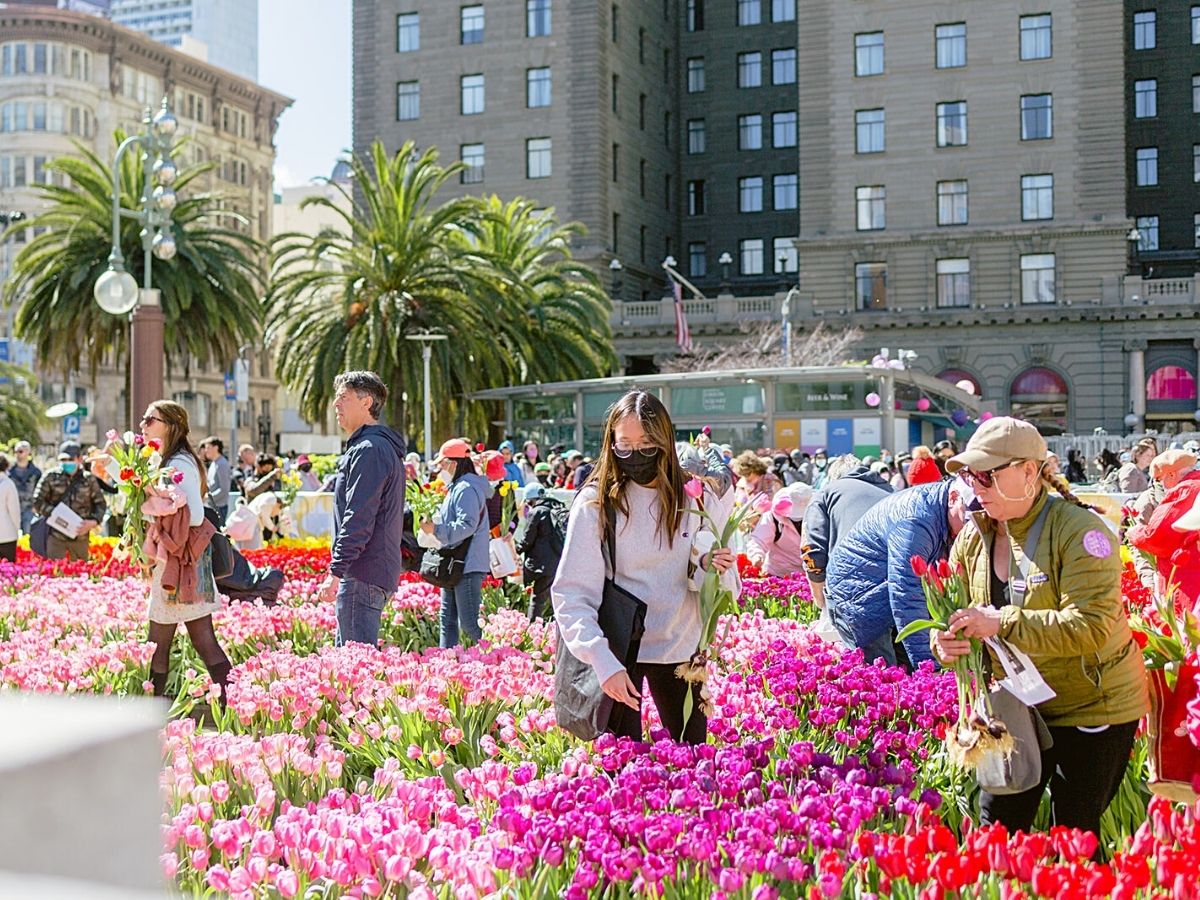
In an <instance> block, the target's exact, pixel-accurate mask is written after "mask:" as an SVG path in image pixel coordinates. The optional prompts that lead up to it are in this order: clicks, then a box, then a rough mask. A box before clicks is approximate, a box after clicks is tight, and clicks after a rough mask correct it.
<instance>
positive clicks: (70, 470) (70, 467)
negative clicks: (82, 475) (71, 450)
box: [62, 462, 79, 475]
mask: <svg viewBox="0 0 1200 900" xmlns="http://www.w3.org/2000/svg"><path fill="white" fill-rule="evenodd" d="M78 468H79V463H73V462H65V463H63V464H62V470H63V473H64V474H67V475H74V474H75V470H76V469H78Z"/></svg>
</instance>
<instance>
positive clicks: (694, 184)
mask: <svg viewBox="0 0 1200 900" xmlns="http://www.w3.org/2000/svg"><path fill="white" fill-rule="evenodd" d="M687 198H688V215H689V216H702V215H704V208H705V200H706V197H705V190H704V180H703V179H700V180H698V181H689V182H688V186H687Z"/></svg>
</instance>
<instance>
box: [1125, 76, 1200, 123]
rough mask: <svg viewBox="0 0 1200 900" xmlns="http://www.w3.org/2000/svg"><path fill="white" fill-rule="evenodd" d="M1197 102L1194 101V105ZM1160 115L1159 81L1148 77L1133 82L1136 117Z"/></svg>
mask: <svg viewBox="0 0 1200 900" xmlns="http://www.w3.org/2000/svg"><path fill="white" fill-rule="evenodd" d="M1194 106H1195V103H1194V101H1193V107H1194ZM1157 115H1158V81H1157V80H1156V79H1154V78H1148V79H1146V80H1145V81H1135V82H1134V83H1133V116H1134V118H1135V119H1152V118H1154V117H1155V116H1157Z"/></svg>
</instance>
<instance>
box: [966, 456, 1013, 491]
mask: <svg viewBox="0 0 1200 900" xmlns="http://www.w3.org/2000/svg"><path fill="white" fill-rule="evenodd" d="M1023 462H1025V460H1023V459H1014V460H1012V461H1011V462H1006V463H1005V464H1004V465H1002V466H996V468H994V469H985V470H984V471H982V472H976V471H975V470H974V469H967V468H964V469H963V470H962V473H961V474H962V476H963V477H964V478H966V479H967V480H968V481H973V482H975V483H976V484H977V485H979V486H980V487H981V488H990V487H991V486H992V485H994V484H995V483H996V479H995V477H994V476H995V474H996V473H997V472H1000V471H1003V470H1004V469H1011V468H1012V467H1013V466H1019V465H1020V464H1021V463H1023Z"/></svg>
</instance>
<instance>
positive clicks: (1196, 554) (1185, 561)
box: [1125, 471, 1200, 605]
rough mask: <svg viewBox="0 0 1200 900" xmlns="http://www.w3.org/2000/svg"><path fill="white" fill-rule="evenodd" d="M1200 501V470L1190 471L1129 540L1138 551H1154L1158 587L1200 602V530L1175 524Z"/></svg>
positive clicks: (1164, 592) (1127, 537)
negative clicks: (1178, 527) (1177, 527)
mask: <svg viewBox="0 0 1200 900" xmlns="http://www.w3.org/2000/svg"><path fill="white" fill-rule="evenodd" d="M1198 500H1200V471H1193V472H1188V473H1187V474H1186V475H1184V476H1183V477H1182V478H1180V479H1179V481H1178V483H1177V484H1176V485H1175V486H1174V487H1173V488H1171V489H1170V490H1169V491H1167V493H1166V494H1165V495H1164V496H1163V499H1162V503H1160V504H1159V505H1158V508H1157V509H1156V510H1154V514H1153V515H1152V516H1151V517H1150V521H1149V522H1146V523H1145V524H1144V525H1135V526H1134V527H1133V528H1130V529H1129V531H1128V532H1126V535H1125V536H1126V539H1127V540H1128V541H1129V543H1130V544H1131V545H1132V546H1133V547H1135V548H1137V549H1138V550H1142V551H1145V552H1146V553H1152V554H1154V557H1155V562H1156V568H1157V569H1158V584H1157V588H1158V590H1159V591H1160V592H1161V593H1163V594H1164V595H1165V594H1166V590H1167V587H1168V585H1174V586H1175V590H1176V591H1177V592H1178V593H1179V594H1182V595H1183V597H1186V598H1187V602H1188V604H1189V605H1194V604H1196V603H1197V601H1200V531H1179V530H1177V529H1175V528H1173V527H1172V526H1173V525H1175V523H1176V522H1178V521H1179V519H1180V518H1182V517H1183V515H1184V514H1185V513H1187V512H1190V511H1191V510H1192V508H1193V507H1194V506H1195V505H1196V503H1197V501H1198Z"/></svg>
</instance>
